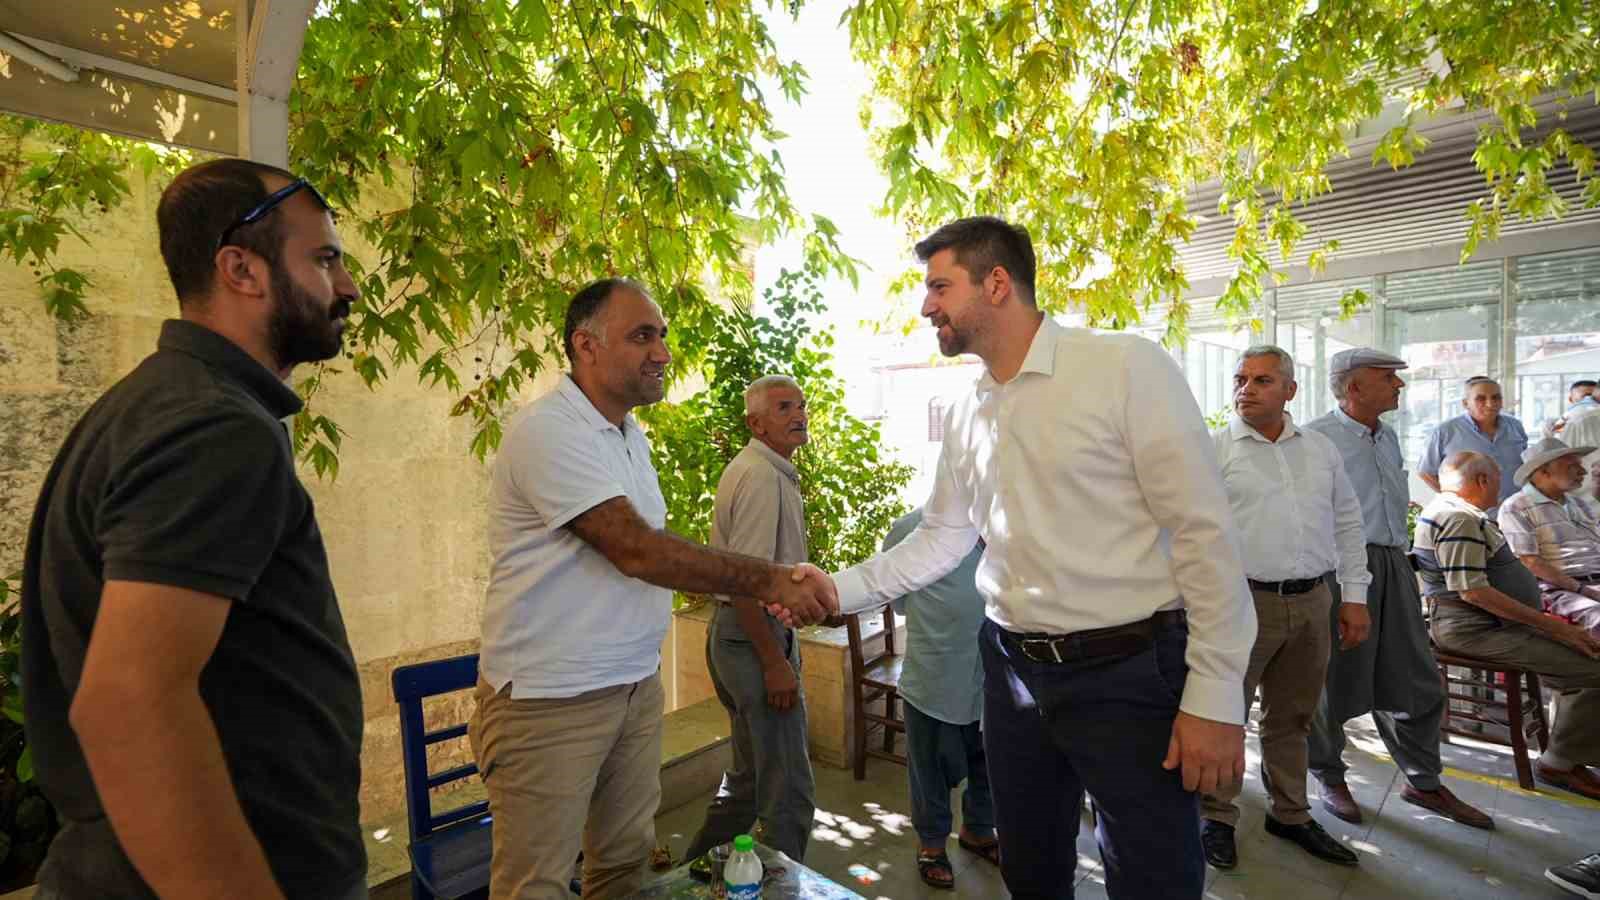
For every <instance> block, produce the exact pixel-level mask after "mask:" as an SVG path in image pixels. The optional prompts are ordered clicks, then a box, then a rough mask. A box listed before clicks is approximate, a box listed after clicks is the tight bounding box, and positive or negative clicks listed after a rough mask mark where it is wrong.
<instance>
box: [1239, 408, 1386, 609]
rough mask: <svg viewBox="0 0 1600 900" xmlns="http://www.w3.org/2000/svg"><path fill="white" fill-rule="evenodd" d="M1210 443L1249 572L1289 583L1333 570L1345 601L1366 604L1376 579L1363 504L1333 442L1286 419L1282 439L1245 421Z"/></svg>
mask: <svg viewBox="0 0 1600 900" xmlns="http://www.w3.org/2000/svg"><path fill="white" fill-rule="evenodd" d="M1211 437H1212V440H1213V441H1215V442H1216V447H1217V462H1218V463H1219V464H1220V465H1221V466H1222V484H1223V488H1224V489H1225V490H1227V492H1228V505H1229V507H1231V508H1232V510H1233V521H1234V523H1235V524H1236V525H1237V526H1238V528H1239V544H1240V548H1239V549H1240V552H1241V553H1243V555H1244V572H1245V574H1246V575H1248V576H1250V577H1251V578H1254V579H1255V580H1257V581H1289V580H1298V579H1302V578H1316V577H1319V576H1321V575H1323V574H1324V573H1326V572H1334V573H1335V577H1337V578H1338V579H1339V597H1340V599H1341V600H1342V601H1343V602H1345V603H1362V604H1364V603H1366V602H1367V585H1369V584H1371V583H1372V573H1371V572H1369V571H1367V538H1366V532H1365V531H1364V530H1363V528H1364V526H1363V525H1362V522H1361V500H1360V498H1358V497H1357V496H1356V492H1355V488H1353V487H1351V486H1350V476H1349V475H1347V474H1345V471H1344V458H1343V457H1341V456H1340V455H1339V449H1338V448H1337V447H1335V446H1333V442H1332V441H1330V440H1328V439H1327V437H1325V436H1324V435H1321V434H1318V433H1317V432H1315V431H1302V430H1301V429H1299V428H1296V427H1295V424H1294V421H1293V420H1292V419H1290V418H1289V416H1288V414H1287V413H1286V414H1285V415H1284V423H1283V433H1282V434H1280V435H1278V439H1277V441H1269V440H1267V439H1266V438H1265V437H1262V435H1261V433H1260V432H1259V431H1256V430H1255V429H1254V428H1252V427H1250V425H1249V423H1247V422H1245V421H1244V420H1243V419H1241V418H1239V417H1238V416H1234V417H1233V420H1232V421H1231V422H1229V423H1228V427H1226V428H1222V429H1218V431H1217V432H1216V433H1215V434H1213V435H1212V436H1211Z"/></svg>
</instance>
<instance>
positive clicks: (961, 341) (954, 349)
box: [934, 316, 972, 356]
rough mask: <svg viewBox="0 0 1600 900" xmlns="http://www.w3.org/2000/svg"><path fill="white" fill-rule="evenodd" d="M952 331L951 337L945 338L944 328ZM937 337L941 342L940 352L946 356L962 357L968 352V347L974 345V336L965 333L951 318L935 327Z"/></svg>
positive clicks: (946, 318)
mask: <svg viewBox="0 0 1600 900" xmlns="http://www.w3.org/2000/svg"><path fill="white" fill-rule="evenodd" d="M945 327H948V328H949V329H950V337H949V338H948V339H946V338H945V336H944V328H945ZM934 335H935V337H936V338H937V339H938V341H939V352H940V353H942V354H944V355H945V356H960V355H961V354H963V353H965V352H967V346H968V345H969V344H971V343H972V336H971V335H970V334H968V333H967V332H965V331H963V330H962V329H961V327H960V326H958V325H957V324H956V323H955V320H954V319H951V318H950V317H949V316H945V317H944V323H943V324H942V325H939V326H935V331H934Z"/></svg>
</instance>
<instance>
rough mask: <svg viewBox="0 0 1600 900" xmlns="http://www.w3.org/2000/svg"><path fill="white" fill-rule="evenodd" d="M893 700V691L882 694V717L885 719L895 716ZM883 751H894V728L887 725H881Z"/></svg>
mask: <svg viewBox="0 0 1600 900" xmlns="http://www.w3.org/2000/svg"><path fill="white" fill-rule="evenodd" d="M894 701H895V693H894V691H890V692H889V693H887V694H884V695H883V717H884V718H885V719H893V718H895V714H894ZM883 752H885V753H893V752H894V729H893V728H890V727H889V726H887V725H885V726H883Z"/></svg>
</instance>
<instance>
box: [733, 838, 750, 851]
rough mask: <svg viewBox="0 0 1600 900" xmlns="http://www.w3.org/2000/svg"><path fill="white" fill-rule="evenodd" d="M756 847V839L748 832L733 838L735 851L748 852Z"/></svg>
mask: <svg viewBox="0 0 1600 900" xmlns="http://www.w3.org/2000/svg"><path fill="white" fill-rule="evenodd" d="M755 848H756V840H755V838H753V837H751V836H750V835H748V834H741V835H739V836H738V837H736V838H734V839H733V850H734V852H735V853H746V852H749V851H751V850H754V849H755Z"/></svg>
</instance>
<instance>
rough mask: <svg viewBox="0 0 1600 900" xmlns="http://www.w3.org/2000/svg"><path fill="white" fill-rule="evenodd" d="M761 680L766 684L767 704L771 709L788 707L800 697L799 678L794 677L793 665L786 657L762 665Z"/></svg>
mask: <svg viewBox="0 0 1600 900" xmlns="http://www.w3.org/2000/svg"><path fill="white" fill-rule="evenodd" d="M761 680H762V681H764V682H766V685H767V705H768V706H771V707H772V708H773V709H776V710H786V709H789V708H791V707H793V706H794V703H795V701H796V700H797V699H799V697H800V679H799V678H797V677H795V674H794V666H791V665H789V661H788V660H786V659H780V660H778V661H777V662H775V663H773V664H772V665H770V666H763V667H762V669H761Z"/></svg>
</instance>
